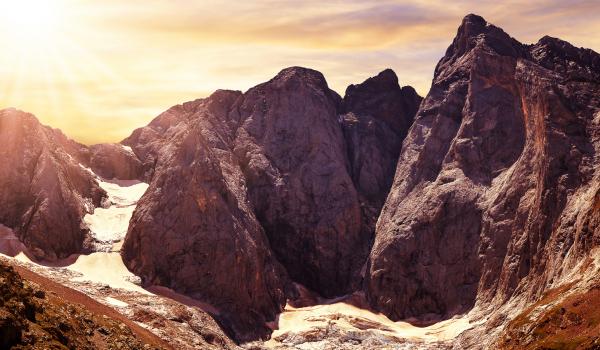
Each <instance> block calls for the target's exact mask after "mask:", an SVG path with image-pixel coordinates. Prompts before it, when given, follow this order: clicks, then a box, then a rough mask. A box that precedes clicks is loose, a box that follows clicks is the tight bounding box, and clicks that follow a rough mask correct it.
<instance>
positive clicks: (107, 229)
mask: <svg viewBox="0 0 600 350" xmlns="http://www.w3.org/2000/svg"><path fill="white" fill-rule="evenodd" d="M80 166H81V167H82V168H84V169H86V170H87V171H89V172H90V173H91V174H93V175H94V177H95V178H96V180H97V181H98V185H99V186H100V188H102V189H103V190H104V191H106V193H107V194H108V201H107V203H104V208H96V209H94V210H93V212H92V211H90V213H88V214H86V215H85V216H84V217H83V222H84V223H85V224H86V225H87V226H88V228H89V229H90V231H91V232H92V235H93V236H94V238H95V239H96V240H97V241H99V242H103V243H106V244H105V245H107V246H108V247H109V248H110V247H111V245H112V243H114V242H119V241H121V240H122V239H123V238H125V234H126V233H127V229H128V228H129V220H131V216H132V215H133V211H134V210H135V207H136V206H137V202H138V200H139V199H140V198H141V197H142V196H143V195H144V193H145V192H146V190H147V189H148V184H147V183H144V182H140V181H137V180H116V179H114V180H105V179H103V178H101V177H100V176H98V175H96V174H95V173H94V172H93V171H92V170H91V169H89V168H86V167H84V166H83V165H81V164H80ZM101 245H102V244H101ZM109 250H110V249H109Z"/></svg>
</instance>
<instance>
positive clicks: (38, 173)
mask: <svg viewBox="0 0 600 350" xmlns="http://www.w3.org/2000/svg"><path fill="white" fill-rule="evenodd" d="M0 139H1V140H2V147H1V148H0V223H2V224H3V225H5V226H8V227H10V228H12V229H13V230H14V231H15V233H16V235H17V236H18V237H19V239H20V240H21V241H22V242H23V243H25V245H26V246H27V247H28V248H30V250H31V253H32V254H34V255H35V257H36V258H38V259H45V260H56V259H57V258H63V257H66V256H68V255H70V254H73V253H79V252H82V251H85V250H86V238H87V237H88V230H87V229H86V228H85V227H84V226H82V224H81V220H82V218H83V216H84V215H85V213H87V212H89V211H91V210H93V208H94V207H95V206H99V205H100V204H101V201H102V199H103V198H104V197H105V196H106V194H105V192H104V191H103V190H102V189H101V188H100V187H99V186H98V184H97V183H96V181H95V180H94V178H93V177H92V176H91V175H90V174H89V173H88V172H87V171H86V170H85V169H83V168H82V167H81V166H80V165H79V164H80V163H84V164H85V163H87V162H88V161H89V157H90V154H89V151H88V149H87V148H86V147H85V146H83V145H80V144H78V143H76V142H74V141H71V140H69V139H67V138H66V137H65V136H64V135H63V134H62V133H61V132H60V131H59V130H56V129H51V128H49V127H46V126H43V125H41V124H40V123H39V122H38V120H37V119H36V118H35V117H34V116H33V115H31V114H28V113H24V112H21V111H17V110H14V109H5V110H2V111H0Z"/></svg>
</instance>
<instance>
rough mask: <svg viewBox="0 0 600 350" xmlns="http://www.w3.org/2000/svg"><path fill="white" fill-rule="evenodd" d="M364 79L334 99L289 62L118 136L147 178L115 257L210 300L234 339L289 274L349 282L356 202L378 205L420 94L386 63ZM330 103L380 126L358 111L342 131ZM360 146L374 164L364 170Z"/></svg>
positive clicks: (314, 285)
mask: <svg viewBox="0 0 600 350" xmlns="http://www.w3.org/2000/svg"><path fill="white" fill-rule="evenodd" d="M377 80H378V79H376V80H375V85H376V86H372V87H371V86H370V85H371V83H369V84H366V85H365V87H364V88H363V87H362V85H361V86H357V87H353V88H349V91H350V90H352V89H354V90H355V91H356V92H355V93H353V95H352V96H353V97H350V98H349V99H348V104H347V106H346V100H344V101H343V100H342V99H341V98H340V97H339V96H338V95H337V94H336V93H335V92H333V91H332V90H330V89H329V88H328V86H327V82H326V81H325V79H324V77H323V75H322V74H321V73H319V72H316V71H314V70H310V69H306V68H300V67H292V68H288V69H284V70H283V71H281V72H280V73H279V74H278V75H277V76H276V77H275V78H273V79H272V80H270V81H269V82H266V83H264V84H261V85H258V86H256V87H254V88H252V89H250V90H249V91H247V92H246V93H244V94H242V93H240V92H234V91H217V92H216V93H214V94H213V95H211V96H210V97H209V98H207V99H203V100H197V101H193V102H188V103H184V104H183V105H179V106H175V107H172V108H171V109H169V110H168V111H166V112H165V113H163V114H161V115H160V116H158V117H157V118H156V119H155V120H153V121H152V122H151V123H150V124H149V125H148V126H147V127H144V128H141V129H138V130H136V131H134V132H133V134H132V135H131V136H130V137H129V138H127V139H125V140H124V141H123V144H125V145H129V146H131V147H132V149H133V151H134V152H135V154H136V155H137V156H138V157H139V159H140V160H141V162H142V163H143V166H144V170H145V172H146V174H149V177H150V178H151V179H152V181H151V183H150V188H149V190H148V192H147V193H146V195H144V197H143V198H142V200H141V201H140V202H139V205H138V208H137V209H136V212H135V213H134V216H133V219H132V223H131V226H130V229H129V232H128V235H127V238H126V240H125V244H124V246H123V257H124V259H125V261H126V263H127V264H128V266H129V267H130V268H131V269H132V270H133V271H134V272H136V273H137V274H139V275H141V276H142V278H143V279H144V282H145V283H156V284H162V285H166V286H168V287H171V288H173V289H175V290H178V291H180V292H183V293H186V294H188V295H191V296H193V297H195V298H198V299H202V300H205V301H207V302H209V303H211V304H213V305H215V306H216V307H217V308H219V309H220V310H221V314H220V315H219V317H220V319H221V320H222V321H223V323H224V324H226V325H228V326H229V327H230V329H232V331H233V333H234V334H235V335H236V337H237V339H238V340H249V339H256V338H257V337H259V336H266V335H268V334H269V333H270V332H269V330H268V329H267V328H266V326H265V322H266V321H269V320H273V319H274V317H275V315H276V314H277V313H278V312H280V311H281V309H282V307H283V305H284V303H285V300H286V298H287V297H293V296H294V295H295V290H294V288H292V287H291V286H292V285H291V284H290V282H291V281H292V280H293V281H295V282H299V283H302V284H304V285H306V286H308V287H309V288H311V289H313V290H315V291H316V292H318V293H320V294H321V295H324V296H335V295H340V294H344V293H347V292H348V291H350V290H351V289H352V288H353V287H355V286H357V285H358V284H359V283H360V278H361V277H360V269H361V267H362V266H363V264H364V262H365V260H366V257H367V255H368V251H369V247H370V244H371V240H372V234H373V228H374V220H375V219H374V217H375V216H376V214H372V213H371V212H370V216H369V217H368V219H366V218H367V216H366V215H363V211H364V210H365V208H366V207H367V206H371V207H373V209H372V211H373V212H375V213H377V212H378V211H379V209H380V208H381V205H382V203H383V198H385V196H386V194H387V191H388V189H389V184H390V182H389V181H387V182H386V180H385V179H384V177H385V176H391V174H390V171H391V170H390V169H393V165H390V163H393V162H395V159H393V158H395V155H397V153H398V152H399V149H398V148H399V147H400V143H401V138H402V137H403V136H404V135H405V134H406V131H407V129H408V127H409V125H410V123H411V121H412V115H410V113H414V111H415V110H416V108H417V105H418V103H419V99H420V98H419V97H418V96H417V95H416V93H414V90H412V89H410V88H404V90H402V89H400V87H399V86H398V83H397V78H396V77H395V74H393V72H391V71H386V72H384V73H383V77H382V80H384V81H388V83H383V84H380V83H379V82H378V81H377ZM390 80H391V84H390V83H389V81H390ZM361 96H364V97H365V98H367V97H368V98H369V99H370V100H369V101H366V102H364V103H362V104H361V103H360V101H359V100H360V99H361ZM395 99H399V101H395ZM370 109H373V110H374V111H372V112H369V110H370ZM340 111H342V112H344V113H345V114H344V115H345V116H347V115H348V113H354V111H355V112H356V113H355V114H354V115H355V116H356V118H358V119H360V120H369V118H371V119H377V118H379V119H381V121H378V122H377V123H379V125H378V129H377V130H378V131H379V130H382V131H381V132H378V131H377V132H375V131H373V132H372V131H370V130H369V131H365V132H362V131H360V129H361V128H362V127H365V128H368V127H369V125H368V124H369V122H367V121H366V122H364V125H363V124H361V126H358V127H356V126H351V127H350V128H352V129H353V130H346V129H347V128H348V126H347V125H346V122H345V121H344V119H345V118H346V117H345V116H342V117H340V115H339V114H340ZM353 133H357V134H356V135H354V136H352V135H353ZM385 133H387V134H385ZM384 134H385V135H386V136H389V138H386V139H380V140H379V141H377V140H376V138H377V136H380V135H384ZM349 137H353V138H354V140H353V141H352V142H353V146H352V147H349V146H348V145H349V143H348V141H347V138H349ZM378 143H382V144H385V145H381V146H380V145H378ZM372 148H375V149H378V150H379V149H380V150H381V153H382V156H381V157H380V159H382V161H383V162H384V163H385V164H381V165H379V164H377V166H375V165H373V171H375V172H376V175H373V176H371V175H370V174H369V169H368V168H369V167H370V166H371V165H370V164H371V163H368V160H367V157H366V154H368V152H369V151H370V149H372ZM350 154H352V157H353V160H352V161H351V160H350V159H349V155H350ZM354 167H355V168H356V169H361V170H360V171H358V170H357V171H356V172H354V171H353V170H352V169H353V168H354ZM382 169H383V170H382ZM361 179H364V181H363V180H361ZM369 181H371V183H372V184H373V186H370V184H369ZM358 183H364V184H366V185H365V186H364V189H363V187H361V186H359V185H358ZM386 183H387V185H386ZM361 191H364V192H365V194H362V193H361ZM367 192H368V193H367ZM371 196H372V197H374V198H375V200H374V201H373V203H371V202H369V204H368V205H367V204H363V203H362V202H363V200H362V199H361V198H363V197H364V198H367V197H369V198H371ZM365 201H366V200H365ZM377 206H379V207H377ZM361 209H362V210H361ZM232 286H234V287H232Z"/></svg>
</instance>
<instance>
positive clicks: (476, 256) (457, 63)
mask: <svg viewBox="0 0 600 350" xmlns="http://www.w3.org/2000/svg"><path fill="white" fill-rule="evenodd" d="M598 62H600V55H598V54H597V53H595V52H593V51H591V50H586V49H579V48H575V47H573V46H571V45H570V44H568V43H566V42H564V41H561V40H559V39H554V38H549V37H544V38H542V39H541V40H540V41H539V42H538V43H536V44H534V45H523V44H520V43H519V42H517V41H516V40H514V39H512V38H511V37H510V36H508V35H507V34H506V33H504V32H503V31H502V30H501V29H499V28H497V27H495V26H493V25H491V24H489V23H487V22H486V21H485V20H484V19H483V18H481V17H479V16H475V15H469V16H467V17H465V19H464V20H463V23H462V25H461V26H460V28H459V30H458V34H457V36H456V38H455V39H454V42H453V43H452V45H451V46H450V47H449V48H448V50H447V52H446V55H445V56H444V57H443V58H442V60H441V61H440V62H439V64H438V65H437V67H436V70H435V76H434V81H433V85H432V88H431V91H430V93H429V94H428V96H427V97H426V98H425V100H424V101H423V103H422V104H421V107H420V109H419V111H418V112H417V116H416V118H415V123H414V124H413V126H412V128H411V129H410V132H409V133H408V136H407V137H406V139H405V141H404V148H403V149H402V152H401V155H400V159H399V161H398V168H397V172H396V175H395V180H394V184H393V186H392V190H391V192H390V195H389V197H388V199H387V202H386V204H385V206H384V209H383V211H382V214H381V216H380V218H379V221H378V225H377V231H376V241H375V245H374V247H373V250H372V252H371V255H370V260H369V268H368V278H367V283H366V291H367V295H368V297H369V300H370V302H371V304H372V305H373V306H374V307H376V308H377V309H379V310H381V311H382V312H384V313H385V314H386V315H388V316H390V317H391V318H393V319H400V318H404V317H412V316H414V317H421V318H423V317H426V316H427V315H428V314H436V315H444V316H450V315H453V314H456V313H460V312H464V311H466V310H468V309H470V308H471V307H472V306H473V305H474V304H476V303H478V305H480V306H482V307H488V308H490V307H494V306H498V305H501V304H502V303H504V302H506V301H507V300H509V299H510V298H515V297H522V298H525V299H526V300H527V299H534V298H536V297H537V296H539V295H541V293H542V292H543V291H544V290H545V289H547V288H549V287H550V286H552V284H553V283H557V282H558V281H559V280H560V279H561V277H562V276H563V275H564V274H565V273H567V272H568V271H569V269H570V267H572V266H574V264H576V263H577V262H578V261H580V260H581V259H583V258H584V257H585V256H586V254H587V253H588V252H589V250H590V249H591V248H592V247H594V246H595V245H597V244H598V239H597V238H598V233H597V232H596V231H597V229H596V227H597V226H596V225H594V224H593V223H594V222H596V220H597V214H596V212H597V210H596V209H595V208H596V207H597V204H596V203H597V199H596V197H597V195H596V194H597V193H598V189H599V182H598V175H599V174H598V173H597V169H599V167H598V160H597V157H596V156H595V155H596V154H597V153H598V147H599V146H600V143H598V135H599V134H598V132H599V119H600V80H599V79H598V74H599V73H600V67H599V65H598V64H599V63H598Z"/></svg>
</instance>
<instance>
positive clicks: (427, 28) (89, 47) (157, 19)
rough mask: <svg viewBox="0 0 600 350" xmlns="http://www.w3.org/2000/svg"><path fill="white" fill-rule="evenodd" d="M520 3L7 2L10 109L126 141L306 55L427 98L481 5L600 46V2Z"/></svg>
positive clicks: (500, 20)
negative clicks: (166, 115) (178, 110)
mask: <svg viewBox="0 0 600 350" xmlns="http://www.w3.org/2000/svg"><path fill="white" fill-rule="evenodd" d="M511 1H512V0H511ZM511 1H509V3H510V4H511V5H505V4H504V3H502V4H500V3H498V2H497V1H478V2H474V1H472V2H471V1H459V2H455V3H453V5H452V6H450V5H447V4H445V5H444V6H440V2H439V1H438V2H436V1H433V0H377V1H375V0H365V1H343V2H337V1H336V2H329V3H327V4H323V2H319V1H315V0H306V1H302V2H300V1H291V0H281V1H277V2H274V1H271V0H252V1H247V2H236V3H234V2H228V1H220V0H204V1H192V0H177V1H171V0H146V1H121V0H0V108H5V107H16V108H19V109H22V110H26V111H28V112H32V113H34V114H36V115H37V116H38V118H40V119H41V120H42V121H43V122H44V123H47V124H52V125H54V126H56V127H59V128H61V129H63V130H64V131H65V132H66V133H67V134H68V135H69V136H71V137H73V138H75V139H77V140H78V141H81V142H84V143H95V142H108V141H119V140H120V139H122V138H123V137H125V136H126V135H128V134H130V133H131V131H132V130H133V129H134V128H135V127H139V126H140V125H143V124H145V123H147V122H148V121H150V120H151V119H152V118H153V117H154V116H156V115H157V114H159V113H160V112H162V111H163V110H165V109H166V108H168V107H169V106H171V105H174V104H177V103H181V102H184V101H187V100H191V99H196V98H200V97H204V96H207V95H208V94H210V93H211V92H212V91H214V90H215V89H219V88H228V89H238V90H245V89H248V88H250V87H251V86H253V85H254V84H256V83H259V82H261V81H265V80H268V79H270V78H271V77H272V76H274V75H275V74H276V73H277V72H278V71H279V70H280V69H282V68H284V67H287V66H293V65H300V66H308V67H311V68H314V69H317V70H319V71H321V72H323V74H324V75H325V76H326V78H327V81H328V83H329V84H330V86H331V87H332V88H333V89H334V90H336V91H338V92H339V93H342V94H343V92H344V90H345V88H346V86H348V85H349V84H351V83H358V82H361V81H363V80H364V79H366V78H368V77H369V76H372V75H374V74H377V73H378V72H379V71H381V70H383V69H385V68H392V69H394V70H395V71H396V73H397V74H398V76H399V79H400V83H401V84H402V85H412V86H414V87H415V88H416V89H417V90H418V91H419V93H420V94H422V95H425V94H427V91H428V89H429V86H430V83H431V77H432V74H433V67H435V64H436V63H437V61H438V60H439V58H440V57H441V56H442V55H443V54H444V51H445V49H446V47H447V45H448V42H449V41H450V40H451V39H452V37H453V36H454V34H455V31H456V27H457V25H458V24H459V23H460V20H461V19H462V17H463V16H464V15H465V14H466V13H469V12H475V13H478V14H481V15H483V16H484V17H485V18H486V19H488V20H489V21H491V22H492V23H495V24H497V25H499V26H501V27H504V28H506V29H507V30H509V31H510V32H511V33H514V34H515V35H516V37H517V39H520V40H521V41H523V42H532V41H536V40H537V39H538V38H537V37H535V36H536V35H537V33H548V34H549V35H552V36H558V37H562V38H564V39H566V40H568V41H571V42H573V43H574V44H575V45H577V46H586V47H590V48H592V49H595V50H598V49H600V46H599V45H600V41H599V39H598V36H597V35H596V36H595V35H594V34H595V33H596V32H597V31H594V30H592V29H595V28H598V21H597V16H594V15H595V14H596V13H598V11H600V3H599V2H593V1H584V0H582V1H574V2H573V4H571V3H569V6H566V5H564V2H560V1H558V0H535V1H531V2H529V3H527V4H523V3H522V4H520V5H519V6H516V5H515V4H516V2H511ZM567 10H568V11H567ZM565 11H567V12H565ZM532 13H538V15H537V16H532V15H531V14H532ZM564 13H567V14H568V16H565V15H564ZM575 19H576V20H575Z"/></svg>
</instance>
